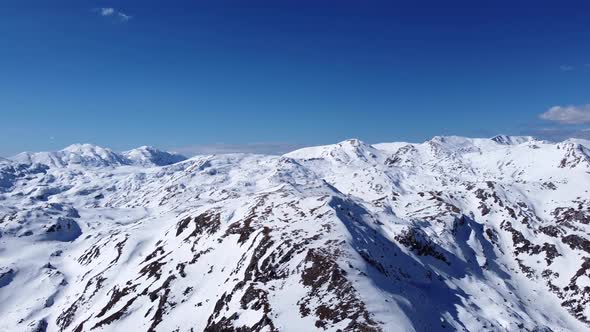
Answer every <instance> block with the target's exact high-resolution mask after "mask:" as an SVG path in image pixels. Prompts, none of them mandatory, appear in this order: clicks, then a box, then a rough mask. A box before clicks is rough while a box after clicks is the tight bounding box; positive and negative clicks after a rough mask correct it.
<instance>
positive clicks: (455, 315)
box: [0, 136, 590, 331]
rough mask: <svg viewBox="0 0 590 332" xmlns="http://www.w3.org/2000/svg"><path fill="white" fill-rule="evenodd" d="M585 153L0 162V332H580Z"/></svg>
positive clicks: (586, 289) (496, 145) (586, 288)
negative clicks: (165, 162) (146, 162)
mask: <svg viewBox="0 0 590 332" xmlns="http://www.w3.org/2000/svg"><path fill="white" fill-rule="evenodd" d="M507 141H510V142H512V143H517V144H505V143H506V142H507ZM518 142H519V143H518ZM583 143H584V142H580V141H571V142H570V141H566V142H562V143H550V142H546V141H539V140H525V141H522V142H521V141H520V140H519V139H503V140H502V142H497V141H496V140H492V139H470V138H462V137H448V136H447V137H444V136H438V137H434V138H433V139H431V140H428V141H426V142H423V143H405V142H400V143H380V144H367V143H364V142H362V141H360V140H355V139H352V140H345V141H342V142H339V143H336V144H332V145H327V146H319V147H310V148H303V149H299V150H296V151H293V152H290V153H287V154H285V155H283V156H268V155H253V154H219V155H200V156H195V157H192V158H190V159H186V160H183V161H180V162H176V163H171V164H168V165H164V166H153V165H151V164H150V165H148V166H147V167H146V166H145V165H144V164H142V163H140V162H136V163H135V164H133V165H129V164H121V165H119V164H117V166H116V167H112V166H107V167H104V166H102V165H101V164H100V163H98V164H95V162H94V161H93V162H88V163H84V162H82V163H75V164H73V165H71V166H69V165H68V164H65V166H64V164H60V163H56V162H55V160H54V159H49V161H52V162H53V163H52V164H42V163H41V164H40V163H38V162H34V161H31V162H29V163H20V162H17V161H12V162H8V163H5V164H0V252H2V253H3V254H2V255H0V316H2V317H3V319H2V321H1V322H0V330H2V329H6V330H23V331H27V330H30V331H35V330H42V331H43V330H45V331H90V330H92V331H119V330H122V329H132V330H139V331H142V330H145V331H174V330H178V331H191V330H192V331H220V330H226V331H301V330H310V331H311V330H319V331H337V330H342V331H432V330H467V331H479V330H491V331H515V330H522V331H588V330H589V329H590V328H589V325H588V324H590V309H589V306H588V304H590V263H589V262H590V235H589V234H590V200H589V199H588V197H589V196H588V195H589V194H588V188H590V175H589V171H590V157H589V155H588V154H587V149H588V148H587V147H585V145H584V144H583ZM143 150H144V151H145V150H147V149H143ZM72 151H75V152H77V153H79V155H80V158H82V157H84V156H95V155H98V156H99V157H100V159H101V160H110V159H109V158H110V157H111V156H112V155H111V154H110V153H109V151H108V150H106V149H105V150H101V149H96V148H92V147H89V146H75V147H72V148H71V149H70V151H69V152H72ZM142 156H143V155H141V154H140V157H142ZM59 160H62V159H59ZM64 160H65V161H69V160H70V159H67V158H64ZM78 160H80V159H78ZM81 160H82V161H87V160H86V159H84V158H82V159H81ZM139 160H144V159H143V158H140V159H139ZM115 161H116V159H115ZM95 165H99V166H98V167H96V166H95ZM119 166H123V167H119Z"/></svg>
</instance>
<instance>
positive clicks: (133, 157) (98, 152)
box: [10, 144, 186, 167]
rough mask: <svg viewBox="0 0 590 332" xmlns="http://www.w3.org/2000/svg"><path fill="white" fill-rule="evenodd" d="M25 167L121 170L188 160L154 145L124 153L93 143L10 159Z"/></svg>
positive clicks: (22, 154) (19, 155) (26, 153)
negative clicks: (125, 167) (115, 168)
mask: <svg viewBox="0 0 590 332" xmlns="http://www.w3.org/2000/svg"><path fill="white" fill-rule="evenodd" d="M10 159H11V160H13V161H15V162H17V163H21V164H31V163H39V164H45V165H48V166H51V167H68V166H75V165H76V166H82V167H117V166H123V165H141V166H166V165H171V164H174V163H177V162H180V161H183V160H186V157H184V156H182V155H179V154H175V153H170V152H165V151H160V150H158V149H156V148H154V147H151V146H142V147H139V148H137V149H133V150H129V151H125V152H123V153H116V152H113V151H112V150H111V149H108V148H103V147H100V146H96V145H92V144H73V145H70V146H68V147H67V148H65V149H63V150H60V151H55V152H34V153H31V152H23V153H19V154H17V155H16V156H14V157H12V158H10Z"/></svg>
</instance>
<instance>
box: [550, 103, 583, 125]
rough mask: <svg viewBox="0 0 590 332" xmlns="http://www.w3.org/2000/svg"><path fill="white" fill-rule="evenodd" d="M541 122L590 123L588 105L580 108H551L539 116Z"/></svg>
mask: <svg viewBox="0 0 590 332" xmlns="http://www.w3.org/2000/svg"><path fill="white" fill-rule="evenodd" d="M539 117H540V118H541V119H543V120H549V121H555V122H558V123H561V124H585V123H590V104H587V105H581V106H553V107H551V108H550V109H549V110H548V111H547V112H545V113H543V114H541V115H540V116H539Z"/></svg>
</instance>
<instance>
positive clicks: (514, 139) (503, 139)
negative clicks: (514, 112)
mask: <svg viewBox="0 0 590 332" xmlns="http://www.w3.org/2000/svg"><path fill="white" fill-rule="evenodd" d="M535 140H536V139H535V138H534V137H532V136H507V135H497V136H494V137H492V141H494V142H496V143H499V144H506V145H517V144H522V143H527V142H532V141H535Z"/></svg>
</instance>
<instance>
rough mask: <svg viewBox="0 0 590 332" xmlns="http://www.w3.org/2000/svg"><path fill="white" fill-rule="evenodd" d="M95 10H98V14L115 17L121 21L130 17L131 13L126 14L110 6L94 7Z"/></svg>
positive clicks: (125, 20)
mask: <svg viewBox="0 0 590 332" xmlns="http://www.w3.org/2000/svg"><path fill="white" fill-rule="evenodd" d="M95 11H96V12H98V14H99V15H100V16H103V17H111V18H115V19H117V20H119V21H121V22H127V21H129V20H130V19H131V18H132V16H131V15H127V14H125V13H123V12H122V11H119V10H117V9H115V8H112V7H102V8H97V9H95Z"/></svg>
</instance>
